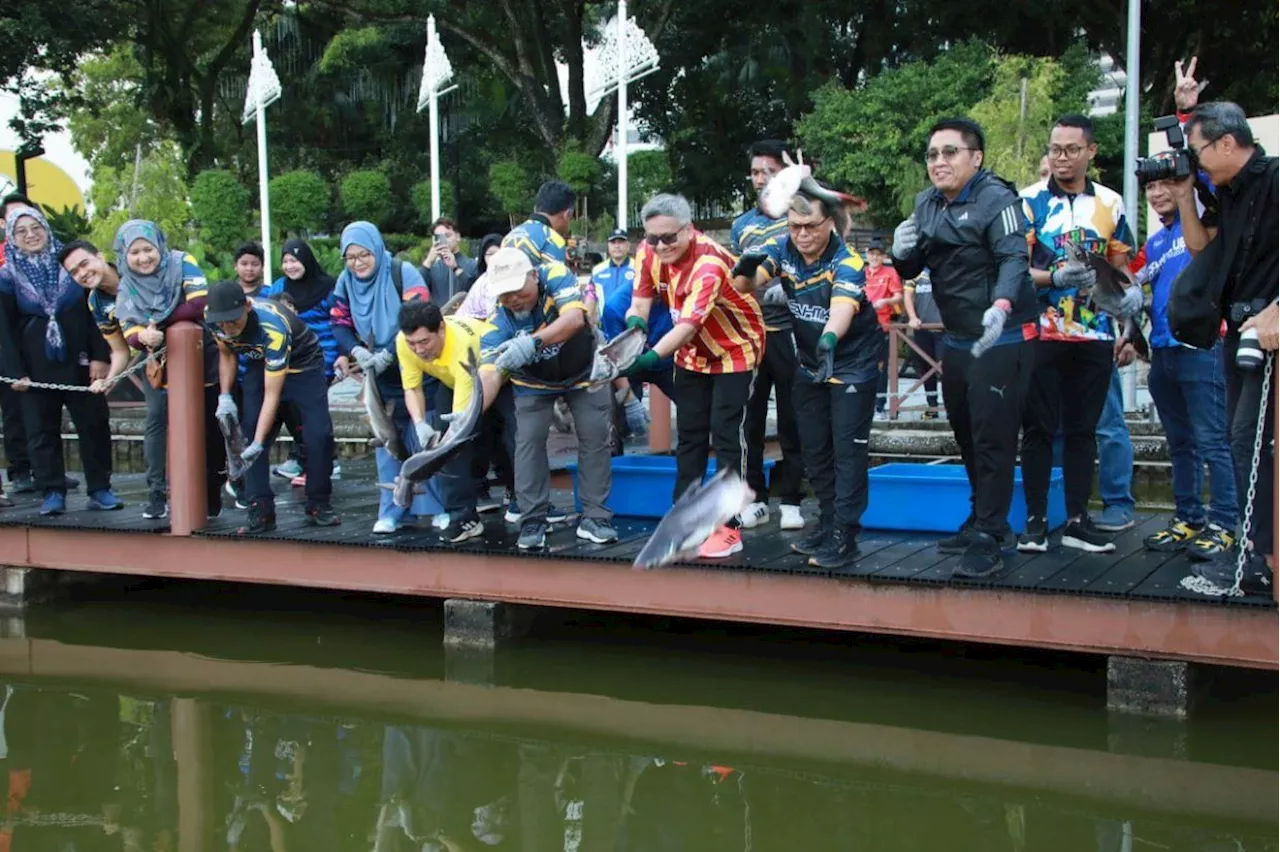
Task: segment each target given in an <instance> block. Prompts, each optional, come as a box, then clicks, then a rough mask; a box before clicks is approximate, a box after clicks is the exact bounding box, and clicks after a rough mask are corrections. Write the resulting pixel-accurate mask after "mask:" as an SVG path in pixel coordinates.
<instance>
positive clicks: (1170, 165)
mask: <svg viewBox="0 0 1280 852" xmlns="http://www.w3.org/2000/svg"><path fill="white" fill-rule="evenodd" d="M1155 129H1156V130H1163V131H1164V138H1165V139H1166V140H1167V141H1168V142H1169V147H1170V148H1171V149H1172V153H1171V154H1169V153H1166V154H1164V155H1162V156H1159V157H1139V158H1138V163H1137V167H1136V168H1135V169H1134V173H1135V174H1137V176H1138V183H1140V184H1142V185H1143V186H1146V185H1147V184H1149V183H1151V182H1152V181H1155V180H1169V179H1173V180H1183V179H1185V178H1188V177H1190V176H1191V175H1193V174H1195V171H1196V164H1195V159H1194V155H1193V154H1192V153H1191V151H1189V150H1188V149H1187V138H1186V137H1185V136H1184V135H1183V134H1182V125H1181V124H1179V123H1178V117H1177V116H1176V115H1162V116H1161V117H1160V118H1157V119H1156V120H1155Z"/></svg>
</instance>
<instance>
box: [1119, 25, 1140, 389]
mask: <svg viewBox="0 0 1280 852" xmlns="http://www.w3.org/2000/svg"><path fill="white" fill-rule="evenodd" d="M1128 27H1129V29H1128V32H1127V33H1126V35H1127V42H1128V43H1127V45H1126V47H1125V53H1126V55H1125V58H1124V210H1125V217H1126V218H1127V219H1128V220H1129V230H1130V231H1131V232H1132V233H1133V237H1134V240H1135V241H1136V240H1137V239H1138V175H1137V173H1136V172H1134V163H1135V162H1136V161H1137V159H1138V140H1139V138H1140V136H1141V132H1142V128H1141V127H1139V126H1138V122H1139V121H1140V116H1139V110H1138V106H1139V104H1138V101H1139V99H1140V98H1141V96H1142V95H1141V92H1142V87H1141V78H1142V64H1141V57H1140V55H1139V52H1140V50H1141V47H1142V3H1141V0H1129V24H1128ZM1135 248H1136V246H1135ZM1121 378H1122V382H1121V388H1122V389H1123V395H1124V408H1125V411H1132V410H1134V409H1135V408H1137V407H1138V405H1137V396H1138V369H1137V366H1136V365H1135V366H1133V367H1129V368H1127V369H1126V370H1125V372H1124V374H1123V375H1122V377H1121Z"/></svg>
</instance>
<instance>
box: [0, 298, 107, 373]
mask: <svg viewBox="0 0 1280 852" xmlns="http://www.w3.org/2000/svg"><path fill="white" fill-rule="evenodd" d="M87 299H88V296H87V294H86V293H84V292H79V293H77V294H76V298H75V299H74V300H72V301H70V302H68V303H67V304H65V305H64V306H63V307H62V309H61V310H60V311H58V324H59V325H61V326H62V337H63V340H64V341H66V346H67V359H66V360H65V361H61V362H58V361H50V360H49V359H48V358H47V357H46V355H45V344H44V340H45V328H46V327H47V326H48V325H49V320H48V318H46V317H44V316H33V315H30V314H23V313H22V311H21V310H20V309H19V307H18V301H17V299H16V298H15V297H14V295H13V293H12V292H11V291H7V290H6V289H5V288H0V369H3V371H4V374H5V375H6V376H12V377H13V378H15V379H19V378H22V377H24V376H25V377H27V378H29V379H31V380H32V381H35V382H48V383H51V384H63V385H80V384H85V383H86V381H87V377H88V367H87V362H88V361H110V360H111V350H110V349H109V348H108V346H107V343H106V341H105V340H103V338H102V332H101V331H99V330H98V324H97V323H96V322H94V320H93V315H92V314H90V313H89V305H88V301H87ZM82 361H83V362H84V363H82Z"/></svg>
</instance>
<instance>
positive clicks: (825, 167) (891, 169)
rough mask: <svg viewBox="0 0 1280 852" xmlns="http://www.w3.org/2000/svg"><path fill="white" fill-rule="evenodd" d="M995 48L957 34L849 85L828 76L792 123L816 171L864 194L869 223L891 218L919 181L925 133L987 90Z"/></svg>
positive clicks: (922, 176) (905, 207)
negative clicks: (919, 56)
mask: <svg viewBox="0 0 1280 852" xmlns="http://www.w3.org/2000/svg"><path fill="white" fill-rule="evenodd" d="M995 66H996V61H995V56H994V54H993V52H992V51H991V49H990V48H988V47H986V46H985V45H983V44H980V43H978V42H972V41H971V42H965V43H963V44H959V45H956V46H955V47H953V48H951V49H950V50H949V51H947V52H946V53H943V54H941V55H940V56H939V57H938V58H937V59H936V60H934V61H933V62H924V61H917V62H911V63H908V64H906V65H903V66H901V67H899V68H896V69H894V70H892V71H887V72H885V73H883V74H881V75H879V76H878V77H873V78H871V79H870V80H868V81H867V83H866V84H865V85H863V86H861V87H859V88H857V89H846V88H844V87H843V86H840V85H839V84H836V83H830V84H828V85H826V86H823V87H822V88H821V89H819V90H818V91H816V92H815V93H814V96H813V100H814V108H813V111H812V112H811V113H809V114H808V115H806V116H805V117H804V118H803V119H801V121H800V124H799V125H798V126H797V128H796V132H797V135H798V136H799V137H800V140H801V143H802V147H803V150H804V151H805V153H806V154H807V155H808V156H809V157H810V158H815V159H817V160H818V161H819V162H820V163H821V170H820V172H819V173H820V175H821V176H822V177H823V178H824V179H826V180H828V181H831V182H833V183H835V184H837V185H839V186H843V187H845V188H847V189H849V190H850V191H852V192H853V193H855V194H857V195H860V196H862V197H863V198H866V199H867V202H868V204H869V210H868V215H869V216H870V217H871V218H872V219H873V220H875V221H876V223H877V224H879V225H882V226H888V225H891V224H894V223H896V222H897V221H898V220H899V219H900V218H901V216H902V215H903V214H905V213H906V212H908V211H909V210H910V209H911V204H912V200H913V199H914V197H915V194H916V193H917V192H919V191H920V190H921V189H922V188H923V187H924V186H925V185H926V176H925V170H924V149H925V143H926V142H927V140H926V138H925V136H926V134H927V132H928V129H929V126H930V125H931V124H932V123H933V122H934V121H935V120H936V119H938V118H939V117H941V116H945V115H963V114H965V113H966V112H967V111H968V109H969V107H970V106H971V105H972V104H975V103H977V102H978V101H979V100H981V99H982V98H983V97H985V96H986V95H987V93H988V92H989V91H990V87H991V81H992V78H993V76H994V72H995Z"/></svg>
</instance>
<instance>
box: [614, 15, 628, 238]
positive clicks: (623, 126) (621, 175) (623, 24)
mask: <svg viewBox="0 0 1280 852" xmlns="http://www.w3.org/2000/svg"><path fill="white" fill-rule="evenodd" d="M626 47H627V0H618V52H617V58H618V147H617V156H618V227H619V228H623V229H626V227H627V75H628V74H630V73H631V68H630V63H629V60H628V58H627V49H626Z"/></svg>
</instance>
